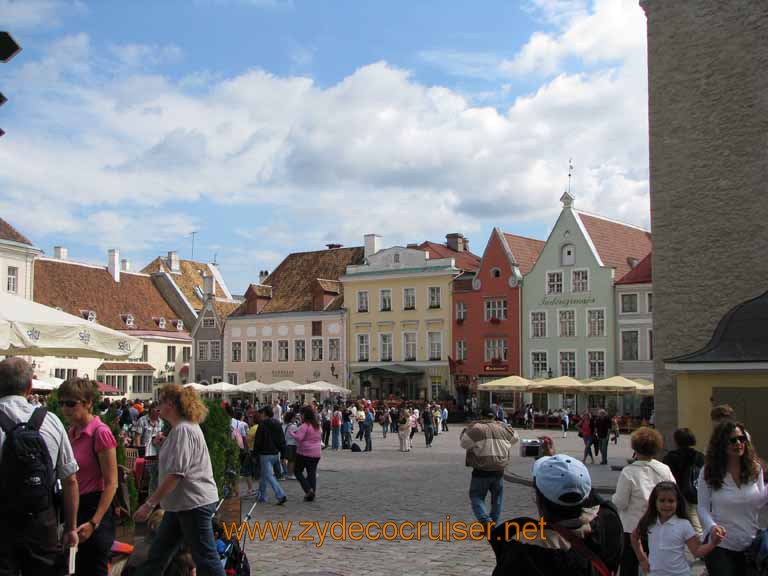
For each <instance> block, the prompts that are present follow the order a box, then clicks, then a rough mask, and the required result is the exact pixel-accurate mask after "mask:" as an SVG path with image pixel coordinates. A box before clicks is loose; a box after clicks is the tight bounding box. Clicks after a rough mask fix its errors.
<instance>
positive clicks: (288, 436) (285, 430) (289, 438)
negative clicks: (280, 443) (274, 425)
mask: <svg viewBox="0 0 768 576" xmlns="http://www.w3.org/2000/svg"><path fill="white" fill-rule="evenodd" d="M298 429H299V427H298V426H296V422H291V423H290V424H286V423H285V422H283V435H284V436H285V445H286V446H298V444H296V438H294V437H293V436H292V435H291V434H288V430H290V431H291V432H293V433H294V434H295V433H296V431H298Z"/></svg>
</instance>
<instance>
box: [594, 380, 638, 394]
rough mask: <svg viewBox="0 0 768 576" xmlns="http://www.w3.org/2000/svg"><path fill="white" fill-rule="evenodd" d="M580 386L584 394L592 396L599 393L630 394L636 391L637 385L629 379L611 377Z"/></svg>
mask: <svg viewBox="0 0 768 576" xmlns="http://www.w3.org/2000/svg"><path fill="white" fill-rule="evenodd" d="M581 386H582V388H581V389H582V390H583V391H584V392H589V393H593V394H594V393H600V392H605V393H609V392H617V393H620V392H626V393H631V392H634V391H635V390H636V389H637V384H636V383H635V382H634V381H632V380H630V379H629V378H624V376H611V377H610V378H604V379H602V380H593V381H591V382H585V383H583V384H582V385H581Z"/></svg>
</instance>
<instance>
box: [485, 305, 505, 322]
mask: <svg viewBox="0 0 768 576" xmlns="http://www.w3.org/2000/svg"><path fill="white" fill-rule="evenodd" d="M506 319H507V301H506V300H504V299H494V300H486V301H485V320H486V322H487V321H489V320H506Z"/></svg>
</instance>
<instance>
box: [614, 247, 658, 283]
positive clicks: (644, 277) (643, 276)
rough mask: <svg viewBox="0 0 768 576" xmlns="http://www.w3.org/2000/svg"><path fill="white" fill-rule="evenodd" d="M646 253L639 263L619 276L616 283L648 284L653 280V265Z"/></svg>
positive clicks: (649, 255)
mask: <svg viewBox="0 0 768 576" xmlns="http://www.w3.org/2000/svg"><path fill="white" fill-rule="evenodd" d="M651 256H652V254H648V256H646V257H645V258H643V259H642V260H641V261H640V263H639V264H638V265H637V266H635V267H634V268H633V269H632V270H630V271H629V272H628V273H627V274H625V275H624V276H623V277H622V278H620V279H619V280H618V281H617V282H616V284H650V283H652V282H653V266H652V265H651Z"/></svg>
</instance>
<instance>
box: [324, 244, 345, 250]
mask: <svg viewBox="0 0 768 576" xmlns="http://www.w3.org/2000/svg"><path fill="white" fill-rule="evenodd" d="M341 246H342V245H341V244H326V247H327V248H328V250H334V249H336V248H341Z"/></svg>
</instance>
